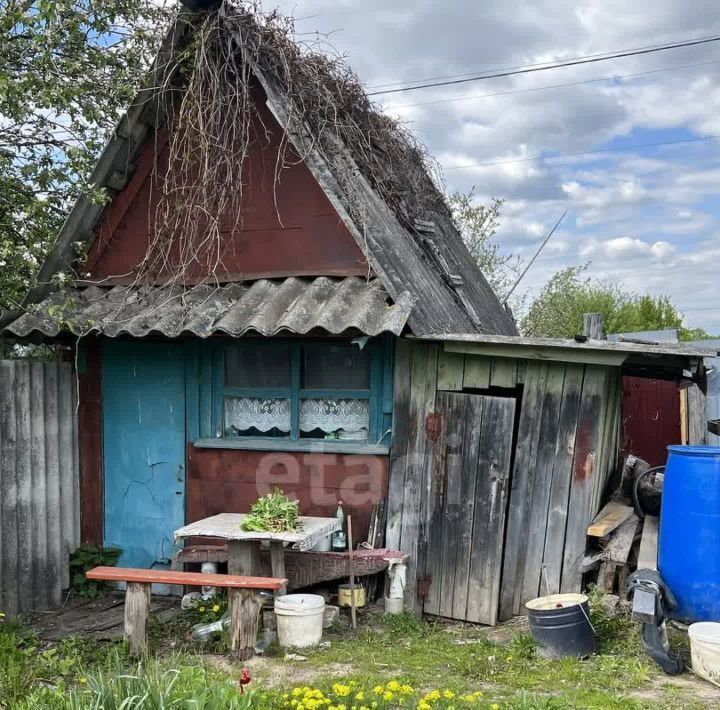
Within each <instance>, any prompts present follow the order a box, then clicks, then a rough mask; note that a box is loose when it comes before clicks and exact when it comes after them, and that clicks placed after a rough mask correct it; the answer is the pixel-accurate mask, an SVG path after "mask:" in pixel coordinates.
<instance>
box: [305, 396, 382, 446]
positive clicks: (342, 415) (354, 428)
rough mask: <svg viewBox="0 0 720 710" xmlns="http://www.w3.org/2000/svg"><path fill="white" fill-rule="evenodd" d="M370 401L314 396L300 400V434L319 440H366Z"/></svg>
mask: <svg viewBox="0 0 720 710" xmlns="http://www.w3.org/2000/svg"><path fill="white" fill-rule="evenodd" d="M369 427H370V400H367V399H345V398H343V399H339V398H329V397H323V398H319V397H313V398H310V399H302V400H300V435H301V436H303V437H309V438H315V439H356V440H366V439H367V438H368V429H369Z"/></svg>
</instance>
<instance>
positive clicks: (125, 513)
mask: <svg viewBox="0 0 720 710" xmlns="http://www.w3.org/2000/svg"><path fill="white" fill-rule="evenodd" d="M102 392H103V449H104V464H105V466H104V468H105V544H106V545H111V546H116V547H120V548H122V550H123V555H122V557H121V558H120V562H119V564H120V566H123V567H143V568H149V567H161V566H166V565H168V564H169V561H170V557H171V555H172V535H173V531H174V530H176V529H177V528H179V527H181V526H182V525H183V524H184V522H185V360H184V354H183V348H182V345H179V344H175V343H171V344H164V343H145V342H114V341H107V342H106V343H105V344H104V347H103V363H102Z"/></svg>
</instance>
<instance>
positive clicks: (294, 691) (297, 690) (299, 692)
mask: <svg viewBox="0 0 720 710" xmlns="http://www.w3.org/2000/svg"><path fill="white" fill-rule="evenodd" d="M302 693H303V691H302V688H293V689H292V694H293V695H294V696H295V697H297V696H298V695H302Z"/></svg>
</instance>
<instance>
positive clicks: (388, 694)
mask: <svg viewBox="0 0 720 710" xmlns="http://www.w3.org/2000/svg"><path fill="white" fill-rule="evenodd" d="M382 696H383V700H392V699H393V698H394V697H395V696H394V695H393V694H392V693H391V692H390V691H389V690H386V691H385V692H384V693H383V694H382Z"/></svg>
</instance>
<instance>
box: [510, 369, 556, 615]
mask: <svg viewBox="0 0 720 710" xmlns="http://www.w3.org/2000/svg"><path fill="white" fill-rule="evenodd" d="M547 369H548V366H547V364H546V363H541V362H529V363H528V366H527V370H526V373H525V391H524V394H523V399H522V404H521V411H520V423H519V426H518V435H517V445H516V451H515V463H514V465H513V472H512V482H511V490H510V503H509V506H508V524H507V538H506V541H505V556H504V561H503V574H502V587H501V592H500V619H501V620H504V619H509V618H510V617H511V616H513V614H516V613H518V612H519V610H520V601H519V597H520V585H521V583H522V569H523V566H524V562H525V550H526V546H527V538H528V527H527V520H528V514H529V510H530V491H532V486H533V480H534V477H535V460H536V456H537V444H538V439H539V437H540V423H541V420H542V407H541V404H542V399H543V395H544V393H545V384H546V380H547Z"/></svg>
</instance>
